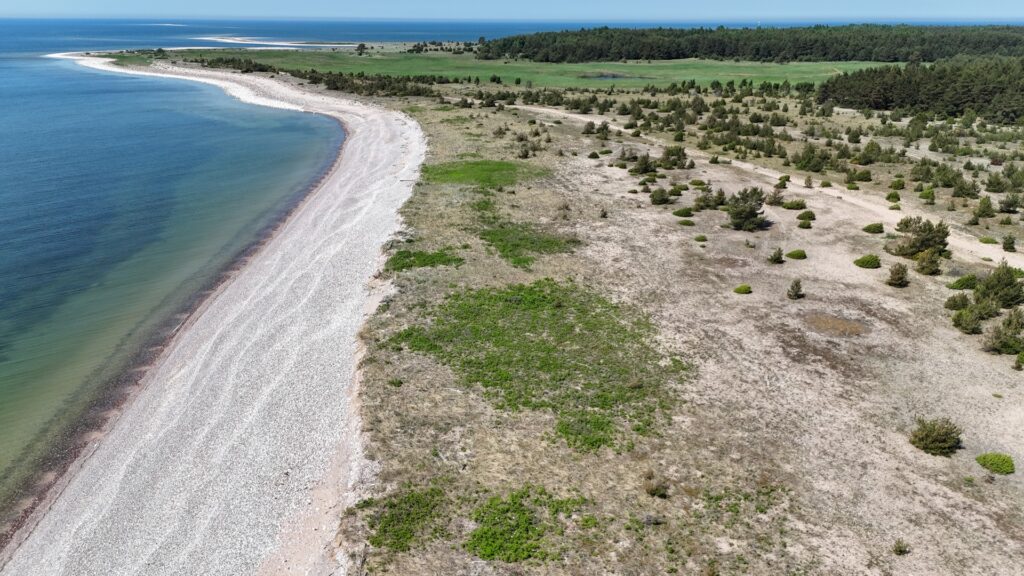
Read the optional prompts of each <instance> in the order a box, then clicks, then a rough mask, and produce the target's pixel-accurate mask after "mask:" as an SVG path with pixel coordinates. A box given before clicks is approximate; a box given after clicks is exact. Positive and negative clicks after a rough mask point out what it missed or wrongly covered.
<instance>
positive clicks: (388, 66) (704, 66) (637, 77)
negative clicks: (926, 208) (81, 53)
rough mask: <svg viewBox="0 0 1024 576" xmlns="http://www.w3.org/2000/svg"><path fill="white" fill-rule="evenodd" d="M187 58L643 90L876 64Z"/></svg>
mask: <svg viewBox="0 0 1024 576" xmlns="http://www.w3.org/2000/svg"><path fill="white" fill-rule="evenodd" d="M183 54H186V55H187V57H190V58H196V57H199V56H200V55H202V56H204V57H207V58H211V57H215V56H220V57H224V58H232V57H237V58H252V59H254V60H256V61H258V62H263V63H265V64H269V65H272V66H275V67H277V68H282V69H296V68H299V69H310V68H315V69H317V70H319V71H321V72H365V73H368V74H387V75H391V76H414V75H424V74H431V75H440V76H449V77H460V78H464V77H466V76H472V77H479V78H480V81H481V82H482V83H486V82H487V81H488V79H489V78H490V77H491V76H492V75H498V76H500V77H501V79H502V81H503V82H504V83H512V82H514V81H515V79H516V78H519V79H521V80H522V82H523V83H524V84H525V83H527V82H531V83H532V84H533V85H534V86H536V87H549V88H608V87H610V86H617V87H620V88H642V87H644V86H647V85H660V86H664V85H668V84H670V83H672V82H684V81H687V80H695V81H697V82H698V83H701V84H707V83H710V82H711V81H712V80H718V81H720V82H722V83H725V82H728V81H730V80H733V81H736V82H739V81H740V80H753V81H754V83H755V84H759V83H761V82H764V81H770V82H782V81H783V80H789V81H790V82H791V83H796V82H815V83H817V82H821V81H823V80H825V79H827V78H828V77H830V76H832V75H834V74H840V73H842V72H848V71H852V70H857V69H860V68H865V67H868V66H872V65H875V64H876V63H874V62H793V63H789V64H774V63H763V62H734V61H722V60H699V59H686V60H660V61H650V62H647V61H630V62H588V63H580V64H568V63H547V62H531V61H529V60H478V59H476V58H475V57H473V56H472V55H470V54H461V55H453V54H448V53H426V54H412V53H406V52H377V53H373V54H368V55H366V56H358V55H356V54H354V53H352V52H332V51H327V50H303V51H298V50H261V51H259V52H254V51H252V50H191V51H184V52H183Z"/></svg>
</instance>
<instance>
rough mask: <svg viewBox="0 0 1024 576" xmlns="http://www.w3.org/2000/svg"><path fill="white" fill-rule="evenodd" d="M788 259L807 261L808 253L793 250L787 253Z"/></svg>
mask: <svg viewBox="0 0 1024 576" xmlns="http://www.w3.org/2000/svg"><path fill="white" fill-rule="evenodd" d="M786 258H789V259H790V260H806V259H807V252H804V251H803V250H800V249H797V250H792V251H790V252H787V253H786Z"/></svg>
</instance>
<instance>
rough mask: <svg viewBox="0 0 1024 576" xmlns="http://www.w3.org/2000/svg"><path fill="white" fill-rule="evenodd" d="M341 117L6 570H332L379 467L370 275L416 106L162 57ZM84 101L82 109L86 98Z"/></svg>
mask: <svg viewBox="0 0 1024 576" xmlns="http://www.w3.org/2000/svg"><path fill="white" fill-rule="evenodd" d="M55 56H57V57H62V58H72V59H74V60H75V61H77V62H78V63H79V64H82V65H84V66H88V67H90V68H94V69H100V70H107V71H117V72H129V73H132V74H143V75H150V76H163V77H174V78H182V79H188V80H192V81H198V82H203V83H206V84H212V85H216V86H219V87H221V88H222V89H224V90H225V91H226V92H227V93H228V94H230V95H232V96H234V97H236V98H239V99H240V100H243V101H245V102H249V103H252V104H258V105H261V106H272V107H276V108H284V109H290V110H302V111H305V112H313V113H319V114H325V115H328V116H331V117H333V118H336V119H338V120H339V121H341V122H342V123H343V124H344V126H345V127H346V132H347V136H346V141H345V144H344V149H343V151H342V153H341V154H340V155H339V157H338V160H337V161H336V162H335V164H334V166H333V168H332V169H331V171H330V172H329V174H327V175H326V177H325V178H324V179H323V180H322V182H321V183H320V184H319V185H318V186H317V187H316V188H315V189H314V190H312V191H311V192H310V193H309V195H308V197H307V198H306V200H305V201H304V202H302V203H301V204H300V205H299V206H298V207H297V208H296V209H295V210H294V212H293V213H292V214H291V215H290V216H289V217H288V219H287V220H286V221H285V222H284V223H283V224H282V225H281V226H280V227H279V228H278V229H277V231H276V232H275V233H274V234H273V235H272V236H271V238H270V239H269V240H268V241H267V242H266V243H265V244H264V245H263V246H262V248H261V249H260V250H259V251H258V252H257V253H256V254H255V255H253V256H252V257H251V258H250V259H249V260H248V261H247V262H246V263H245V264H244V265H243V266H241V267H240V269H239V270H238V271H237V273H235V274H233V275H232V277H231V278H230V279H229V280H227V281H225V282H224V283H223V284H222V285H221V286H220V288H219V289H218V290H217V291H216V292H215V293H214V294H213V295H211V296H210V297H209V298H208V299H207V300H206V302H205V303H204V304H203V305H202V306H201V307H200V308H199V310H197V311H196V312H195V313H194V314H193V315H192V317H191V318H190V319H189V320H188V321H187V322H186V323H185V325H183V327H182V328H181V329H180V330H179V332H178V333H177V334H176V335H175V337H174V338H173V340H172V342H171V343H170V344H169V345H168V347H167V349H166V350H165V351H164V352H163V354H162V356H161V357H160V359H159V360H158V361H157V363H156V364H155V365H154V366H153V367H152V368H150V370H149V371H148V373H147V374H146V376H145V378H144V380H143V383H142V386H141V387H140V390H139V391H138V392H137V393H136V395H135V397H134V398H133V399H132V400H131V401H130V402H129V403H127V404H126V405H125V406H124V408H123V412H122V413H121V414H120V415H119V416H118V417H117V418H116V421H115V422H114V423H113V424H112V425H111V426H109V430H108V431H107V433H106V434H105V435H104V437H102V438H101V439H99V440H98V441H95V442H94V443H93V444H92V445H91V446H90V448H89V449H88V450H87V451H86V452H85V453H84V454H83V456H82V457H81V458H80V459H79V461H78V462H77V463H76V465H75V466H74V472H73V473H69V474H68V475H67V476H66V478H65V479H63V480H62V481H61V482H60V483H59V484H58V487H57V488H55V489H54V490H53V491H51V495H50V498H49V502H48V503H47V505H46V506H45V507H43V506H41V507H40V508H39V509H38V510H37V512H36V514H35V517H34V518H33V519H32V521H30V522H29V523H27V524H26V526H25V529H24V530H23V531H22V533H21V534H19V537H20V538H19V543H18V544H17V545H16V547H15V546H11V547H9V548H8V551H7V562H6V564H5V565H4V566H3V568H2V570H0V572H2V574H4V575H11V576H13V575H26V576H28V575H31V576H37V575H39V574H47V575H62V574H66V575H72V574H73V575H75V576H87V575H103V576H117V575H120V574H146V575H150V574H159V575H164V574H166V575H171V574H173V575H189V574H196V575H199V574H202V575H207V574H238V575H243V574H261V573H262V574H275V575H276V574H319V573H321V571H323V573H328V572H327V571H329V570H333V572H329V573H334V574H340V573H344V567H341V568H340V569H339V568H338V567H337V566H332V564H333V562H334V560H335V559H332V558H329V557H328V556H329V555H330V554H329V550H330V546H331V543H332V541H333V539H334V536H335V531H336V528H337V521H338V518H339V516H340V514H341V511H342V510H344V508H345V507H347V506H348V505H350V504H351V503H352V498H353V487H354V486H356V485H357V484H358V483H359V482H360V481H361V479H362V475H364V474H366V466H365V465H364V463H363V459H362V458H363V457H362V451H361V442H360V438H359V432H360V422H359V418H358V410H357V407H356V406H355V401H356V396H355V387H356V384H354V382H355V379H356V376H357V375H356V368H355V367H356V361H357V356H358V348H357V332H358V330H359V328H360V326H361V325H362V323H363V321H364V320H365V316H366V314H367V312H368V310H369V309H371V308H372V307H373V306H374V305H375V302H376V299H377V298H379V296H380V290H379V289H378V290H377V292H376V294H375V292H374V291H373V290H371V289H370V288H369V287H368V282H370V280H371V278H372V277H373V276H374V274H375V273H376V271H377V270H378V269H379V267H380V264H381V245H382V244H383V243H384V242H385V241H386V240H387V238H388V237H389V236H391V235H392V234H393V233H394V232H395V231H396V230H397V229H398V227H399V225H400V222H399V217H398V215H397V210H398V208H399V207H400V206H401V205H402V203H403V202H404V201H405V200H406V199H407V198H408V197H409V195H410V193H411V190H412V186H413V182H414V181H415V180H416V179H417V178H418V173H419V167H420V164H421V163H422V161H423V158H424V156H425V153H426V141H425V138H424V136H423V133H422V132H421V130H420V129H419V126H418V125H417V124H416V123H415V122H414V121H413V120H412V119H410V118H408V117H407V116H404V115H402V114H399V113H397V112H393V111H389V110H385V109H383V108H379V107H375V106H372V105H368V104H364V103H359V102H355V101H351V100H346V99H344V98H340V97H334V96H331V95H326V94H316V93H313V92H308V91H305V90H304V89H302V88H299V87H297V86H293V85H290V84H288V83H285V82H280V81H277V80H274V79H271V78H267V77H262V76H258V75H250V74H246V75H242V74H238V73H233V72H228V71H223V70H207V69H192V68H180V67H173V66H170V65H160V66H159V67H156V68H153V69H152V70H148V69H147V70H139V69H131V70H125V69H122V68H120V67H116V66H114V65H112V64H111V61H110V60H107V59H103V58H94V57H87V56H84V55H68V54H64V55H55ZM82 113H87V111H83V112H82Z"/></svg>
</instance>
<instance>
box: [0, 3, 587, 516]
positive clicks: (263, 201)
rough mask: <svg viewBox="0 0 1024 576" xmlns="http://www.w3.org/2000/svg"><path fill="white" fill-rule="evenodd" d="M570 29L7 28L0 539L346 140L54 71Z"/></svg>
mask: <svg viewBox="0 0 1024 576" xmlns="http://www.w3.org/2000/svg"><path fill="white" fill-rule="evenodd" d="M574 27H579V25H576V24H567V23H536V22H535V23H481V22H475V23H471V22H458V23H451V22H449V23H446V22H394V21H391V22H372V21H333V22H297V21H282V22H272V21H238V22H232V21H153V20H3V19H0V533H2V532H3V530H2V527H3V524H4V518H5V514H4V513H5V511H6V512H10V511H12V510H14V507H13V505H14V504H16V503H17V501H18V500H19V499H20V498H21V497H22V496H24V495H25V494H26V489H27V488H30V486H27V485H26V482H28V481H30V480H33V478H35V477H36V475H37V474H38V473H39V472H40V471H47V470H56V469H59V467H60V464H61V463H62V462H66V460H67V456H68V455H69V454H71V452H69V451H67V450H64V451H60V450H55V448H57V447H62V448H67V447H69V446H70V445H71V444H69V443H68V439H69V438H70V439H77V438H80V437H81V434H82V432H83V431H86V430H88V429H89V428H90V427H91V426H94V425H95V424H96V423H98V422H100V421H102V416H103V414H102V412H99V411H98V410H97V409H96V406H97V405H99V406H100V407H101V408H103V407H105V406H108V405H110V406H112V405H115V404H116V401H117V397H116V396H112V395H111V394H110V391H111V390H117V389H118V388H117V387H116V386H113V384H115V383H117V382H119V381H120V382H123V381H125V380H130V376H131V375H132V374H133V372H132V371H131V370H132V369H135V368H138V363H139V362H140V361H143V360H144V359H145V358H146V355H147V353H148V354H149V355H150V356H151V355H152V354H154V353H155V352H154V351H155V350H157V349H156V348H154V345H155V344H158V343H160V342H161V341H163V340H164V339H165V337H166V335H167V334H168V333H169V330H171V329H173V327H174V326H175V325H176V323H178V322H180V321H181V319H182V318H183V317H184V316H183V315H182V313H183V312H185V311H187V310H189V309H191V307H192V306H194V305H195V303H196V302H198V301H199V298H200V297H201V295H202V294H203V293H204V292H205V291H206V290H209V289H210V288H211V287H212V286H214V285H215V284H216V281H217V279H218V278H219V277H220V275H221V274H222V273H223V271H224V270H225V268H226V267H228V266H229V265H231V264H232V263H233V262H236V261H237V259H238V257H239V256H240V254H242V253H243V252H244V251H245V250H246V249H247V248H251V246H253V245H254V243H256V242H257V241H258V240H259V239H260V238H261V237H263V236H265V234H266V231H267V230H268V229H269V228H270V227H271V226H272V225H273V224H274V223H275V222H278V221H279V220H280V218H281V217H282V216H283V215H284V214H286V213H287V211H288V210H289V209H290V208H291V207H293V206H294V205H295V203H296V202H298V201H299V200H300V199H301V197H302V196H303V194H304V193H305V192H306V191H308V190H309V188H310V186H311V185H312V184H314V183H315V181H316V180H317V179H318V178H319V176H320V175H322V173H323V172H324V170H326V169H327V168H329V166H330V164H331V162H332V161H333V159H334V157H335V154H336V151H337V149H338V146H339V145H340V143H341V141H342V140H343V138H344V133H343V131H342V130H341V127H340V126H339V125H338V124H337V123H336V122H334V121H333V120H330V119H328V118H325V117H320V116H315V115H311V114H302V113H298V112H291V111H283V110H276V109H270V108H262V107H257V106H252V105H248V104H243V103H241V102H239V101H237V100H234V99H232V98H230V97H228V96H227V95H225V94H224V93H223V92H221V91H220V90H219V89H217V88H216V87H212V86H206V85H202V84H197V83H191V82H187V81H181V80H173V79H161V78H149V77H137V76H128V75H120V74H113V73H108V72H102V71H96V70H90V69H86V68H83V67H81V66H78V65H76V64H74V63H73V62H71V61H67V60H57V59H52V58H46V57H45V56H46V55H47V54H52V53H58V52H70V51H99V50H114V49H129V48H156V47H184V46H217V45H224V44H219V43H217V42H212V41H208V40H199V39H198V38H203V37H216V36H223V37H246V38H252V39H257V40H261V41H266V42H274V41H310V42H315V41H323V42H344V41H374V40H376V41H424V40H458V41H470V40H476V39H478V38H479V37H480V36H486V37H498V36H503V35H508V34H518V33H525V32H533V31H540V30H558V29H564V28H574ZM90 408H91V409H90ZM7 517H8V518H9V516H7Z"/></svg>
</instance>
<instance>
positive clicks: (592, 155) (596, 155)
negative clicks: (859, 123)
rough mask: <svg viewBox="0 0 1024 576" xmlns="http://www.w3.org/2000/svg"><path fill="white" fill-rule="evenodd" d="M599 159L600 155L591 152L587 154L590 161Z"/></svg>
mask: <svg viewBox="0 0 1024 576" xmlns="http://www.w3.org/2000/svg"><path fill="white" fill-rule="evenodd" d="M600 157H601V155H600V154H598V153H597V152H591V153H590V154H587V158H591V159H593V158H600Z"/></svg>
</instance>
